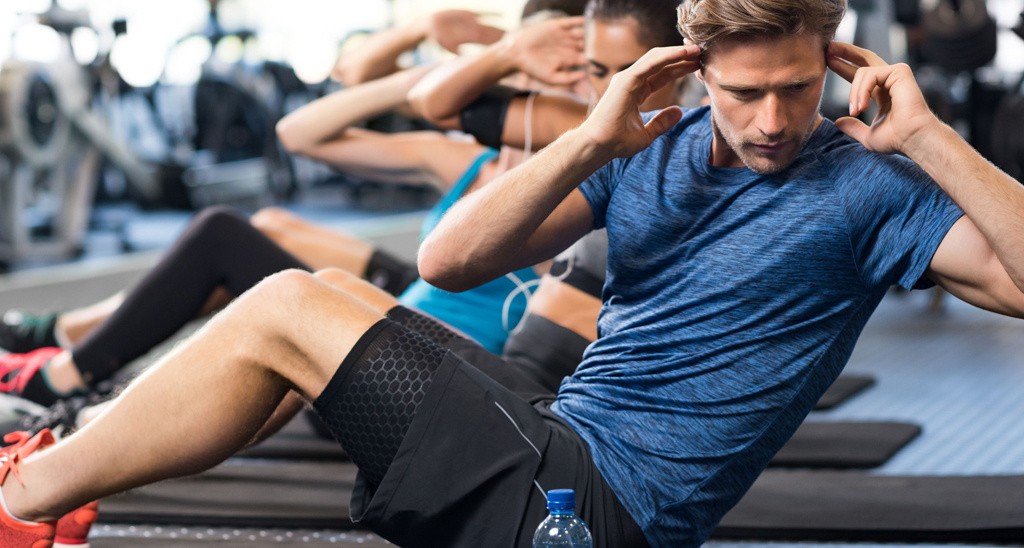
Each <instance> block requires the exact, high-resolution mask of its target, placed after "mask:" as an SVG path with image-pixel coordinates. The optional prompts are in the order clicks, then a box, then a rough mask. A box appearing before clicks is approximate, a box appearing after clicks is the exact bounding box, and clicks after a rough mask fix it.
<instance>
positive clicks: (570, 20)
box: [554, 15, 586, 29]
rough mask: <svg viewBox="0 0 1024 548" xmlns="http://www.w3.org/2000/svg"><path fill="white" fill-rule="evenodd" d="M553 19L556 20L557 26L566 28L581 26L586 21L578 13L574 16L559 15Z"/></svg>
mask: <svg viewBox="0 0 1024 548" xmlns="http://www.w3.org/2000/svg"><path fill="white" fill-rule="evenodd" d="M554 21H557V22H558V26H560V27H562V28H566V29H568V28H573V27H582V26H583V23H585V22H586V18H585V17H583V16H582V15H578V16H576V17H559V18H558V19H554Z"/></svg>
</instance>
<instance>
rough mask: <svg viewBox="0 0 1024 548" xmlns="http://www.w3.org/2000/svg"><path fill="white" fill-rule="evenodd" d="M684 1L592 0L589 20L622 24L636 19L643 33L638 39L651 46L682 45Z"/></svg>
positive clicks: (587, 12)
mask: <svg viewBox="0 0 1024 548" xmlns="http://www.w3.org/2000/svg"><path fill="white" fill-rule="evenodd" d="M679 2H680V0H590V2H588V3H587V10H586V16H587V21H588V22H590V21H620V20H622V19H626V18H629V17H632V18H633V19H634V20H635V21H636V22H637V24H638V25H639V27H640V30H641V31H642V32H641V33H640V35H639V36H638V37H637V38H638V39H639V40H640V42H642V43H643V44H644V45H645V46H648V47H652V48H655V47H662V46H681V45H683V36H682V35H681V34H679V29H678V28H677V27H676V8H678V7H679Z"/></svg>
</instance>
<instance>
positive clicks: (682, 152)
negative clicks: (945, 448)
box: [552, 108, 963, 548]
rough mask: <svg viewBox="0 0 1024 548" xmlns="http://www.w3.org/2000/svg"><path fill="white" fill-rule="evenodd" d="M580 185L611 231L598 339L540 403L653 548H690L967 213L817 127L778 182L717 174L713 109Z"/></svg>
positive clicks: (899, 162)
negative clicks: (585, 454)
mask: <svg viewBox="0 0 1024 548" xmlns="http://www.w3.org/2000/svg"><path fill="white" fill-rule="evenodd" d="M684 112H685V114H684V117H683V120H682V121H681V122H680V123H679V124H677V125H676V126H675V127H674V128H673V129H672V130H671V131H669V132H668V133H667V134H666V135H664V136H662V137H661V138H659V139H657V140H656V141H655V142H654V144H653V145H652V146H651V147H650V148H648V149H647V150H645V151H643V152H641V153H640V154H638V155H637V156H634V157H633V158H629V159H622V160H616V161H614V162H611V163H610V164H608V165H607V166H605V167H603V168H602V169H600V170H599V171H598V172H597V173H595V174H594V175H593V176H592V177H591V178H590V179H588V180H587V181H585V182H584V183H583V184H582V185H581V186H580V190H581V191H582V192H583V195H584V196H585V197H586V199H587V201H588V202H589V204H590V206H591V208H592V209H593V212H594V219H595V228H601V227H607V229H608V238H609V253H608V278H607V282H606V284H605V287H604V293H603V296H602V298H603V301H604V307H603V309H602V311H601V316H600V319H599V321H598V332H599V336H600V338H599V339H598V340H597V341H596V342H595V343H594V344H592V345H591V346H590V347H589V348H588V349H587V353H586V356H585V359H584V361H583V363H582V364H581V365H580V367H579V369H578V370H577V371H576V373H575V374H574V375H573V376H572V377H570V378H569V379H567V380H566V381H565V382H564V383H563V384H562V386H561V390H560V391H559V394H558V399H557V401H556V402H555V404H554V405H553V407H552V409H553V410H554V411H555V412H556V413H557V414H558V415H559V416H560V417H562V418H564V419H565V420H566V421H567V422H568V423H569V424H570V425H572V427H573V428H575V429H576V431H577V432H579V434H580V435H581V436H582V437H583V439H584V440H586V442H587V443H588V445H589V447H590V449H591V451H592V453H593V457H594V460H595V462H596V463H597V465H598V467H599V468H600V470H601V471H602V473H603V474H604V476H605V478H606V479H607V481H608V483H609V484H610V485H611V486H612V488H613V489H614V490H615V492H616V494H617V495H618V496H619V498H620V500H621V501H622V502H623V504H624V505H625V507H626V508H627V509H628V510H629V512H630V514H631V515H632V516H633V517H634V518H635V519H636V521H637V523H638V524H639V525H640V526H641V527H642V528H643V530H644V532H645V534H646V536H647V539H648V540H649V542H650V543H651V545H652V546H655V547H672V548H680V547H688V546H694V547H695V546H699V545H700V544H701V543H702V542H703V541H704V540H705V539H706V538H707V537H708V536H709V535H710V534H711V532H712V531H713V530H714V528H715V526H716V525H717V523H718V521H719V520H720V519H721V517H722V515H724V513H725V512H726V511H727V510H728V509H729V508H731V507H732V506H733V505H734V504H735V503H736V502H737V501H738V500H739V498H740V496H741V495H742V494H743V493H744V492H745V491H746V490H747V489H748V488H749V486H750V485H751V484H752V483H753V481H754V479H755V478H756V477H757V476H758V474H759V473H760V472H761V470H763V469H764V468H765V466H767V464H768V461H769V460H770V459H771V457H772V455H773V454H774V453H775V452H776V451H778V449H779V448H781V447H782V445H783V444H784V443H785V442H786V440H787V439H789V437H790V436H791V435H792V433H793V432H794V431H795V430H796V428H797V426H799V424H800V422H801V421H802V420H803V418H804V417H805V416H806V415H807V413H809V412H810V410H811V408H812V406H813V405H814V403H815V402H816V401H817V400H818V398H819V397H820V396H821V395H822V393H823V392H824V391H825V389H826V388H827V387H828V386H829V384H831V383H832V381H833V380H834V379H835V378H836V376H837V375H838V374H839V372H840V370H841V369H842V368H843V366H844V365H845V363H846V361H847V359H848V358H849V356H850V352H851V351H852V350H853V346H854V343H855V341H856V339H857V337H858V335H859V334H860V332H861V330H862V328H863V327H864V324H865V322H866V321H867V319H868V316H869V315H870V314H871V313H872V311H874V309H875V307H876V306H877V305H878V303H879V301H880V300H881V299H882V296H883V294H884V293H885V292H886V290H887V289H888V288H889V287H890V286H891V285H893V284H899V285H901V286H903V287H906V288H912V287H914V286H926V285H928V281H927V279H924V280H922V276H923V275H924V272H925V269H926V268H927V267H928V264H929V262H930V261H931V259H932V256H933V254H934V253H935V250H936V249H937V247H938V245H939V243H940V242H941V241H942V238H943V237H944V236H945V234H946V232H947V231H948V230H949V228H950V227H951V226H952V225H953V223H954V222H956V220H957V219H958V218H960V216H961V215H963V213H962V211H961V210H960V209H959V208H958V207H957V206H956V205H955V204H954V203H953V202H952V201H951V200H950V199H949V198H948V197H947V196H946V195H945V194H944V193H943V192H942V191H941V189H939V187H938V186H937V185H936V184H935V183H934V182H933V181H931V179H929V178H928V176H927V175H925V174H924V172H923V171H921V170H920V169H919V168H918V167H917V166H916V165H914V164H913V163H912V162H910V161H909V160H907V159H905V158H902V157H898V156H886V155H880V154H874V153H871V152H869V151H867V150H866V149H864V148H863V147H862V146H861V145H860V144H858V143H856V142H855V141H853V140H852V139H850V138H848V137H846V136H845V135H843V134H842V133H841V132H839V131H838V130H837V129H836V128H835V126H834V125H833V124H832V123H831V122H829V121H827V120H825V121H823V122H822V123H821V125H820V126H819V127H818V128H817V129H816V130H815V132H814V133H813V135H812V136H811V138H810V140H809V141H808V143H807V145H806V147H805V148H804V150H803V152H802V153H801V154H800V156H799V157H798V158H797V159H796V161H795V162H794V163H793V164H792V166H791V167H789V168H788V169H787V170H785V171H784V172H782V173H779V174H776V175H758V174H756V173H754V172H753V171H750V170H749V169H746V168H737V169H725V168H715V167H711V166H710V165H709V164H708V159H709V158H710V155H711V139H712V133H711V125H710V114H709V111H708V109H707V108H702V109H696V110H689V111H684Z"/></svg>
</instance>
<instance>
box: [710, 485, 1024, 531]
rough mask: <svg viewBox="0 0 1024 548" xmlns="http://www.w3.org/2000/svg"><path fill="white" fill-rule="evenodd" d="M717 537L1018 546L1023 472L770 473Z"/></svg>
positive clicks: (1022, 527)
mask: <svg viewBox="0 0 1024 548" xmlns="http://www.w3.org/2000/svg"><path fill="white" fill-rule="evenodd" d="M714 537H715V538H721V539H737V540H739V539H742V540H786V541H804V540H807V541H810V540H813V541H846V542H879V543H893V542H962V543H990V542H998V543H1020V542H1021V540H1022V539H1024V476H972V477H936V476H921V477H912V476H872V475H867V474H862V473H856V472H795V471H794V472H790V471H772V470H770V471H767V472H765V473H763V474H762V475H761V477H760V478H758V480H757V482H756V483H754V486H753V487H752V488H751V489H750V491H749V492H748V493H747V494H746V496H744V497H743V500H741V501H740V503H739V504H738V505H736V507H735V508H733V509H732V511H730V512H729V513H728V514H726V516H725V518H724V519H722V522H721V524H720V525H719V527H718V530H717V531H715V534H714Z"/></svg>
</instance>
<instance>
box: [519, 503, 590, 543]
mask: <svg viewBox="0 0 1024 548" xmlns="http://www.w3.org/2000/svg"><path fill="white" fill-rule="evenodd" d="M575 510H576V492H575V491H573V490H572V489H552V490H550V491H548V511H549V512H551V513H550V515H548V517H547V518H545V519H544V521H542V522H541V523H540V527H538V528H537V532H536V533H534V534H533V548H593V546H594V540H593V539H592V538H591V537H590V530H589V529H587V525H586V524H585V523H583V520H581V519H580V518H578V517H576V514H575V513H574V511H575Z"/></svg>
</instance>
